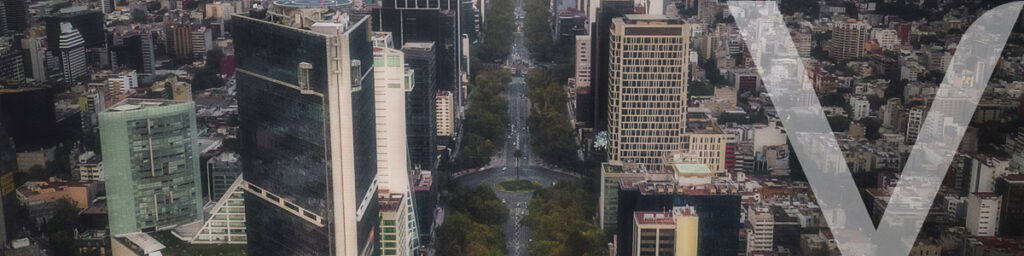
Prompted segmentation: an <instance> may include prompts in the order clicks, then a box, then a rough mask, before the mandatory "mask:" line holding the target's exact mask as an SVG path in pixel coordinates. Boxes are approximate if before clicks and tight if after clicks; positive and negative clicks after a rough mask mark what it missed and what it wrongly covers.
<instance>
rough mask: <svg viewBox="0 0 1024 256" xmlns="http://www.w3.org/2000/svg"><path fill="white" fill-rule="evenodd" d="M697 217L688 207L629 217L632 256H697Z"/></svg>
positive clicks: (698, 220) (694, 210) (641, 212)
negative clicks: (631, 224)
mask: <svg viewBox="0 0 1024 256" xmlns="http://www.w3.org/2000/svg"><path fill="white" fill-rule="evenodd" d="M699 226H700V217H698V216H697V210H696V209H694V208H693V207H692V206H681V207H673V208H672V211H669V212H647V211H638V212H634V213H633V230H636V233H634V234H633V237H632V241H633V252H632V254H631V255H633V256H642V255H664V256H697V247H698V246H699V245H698V244H697V237H698V235H699V232H698V227H699Z"/></svg>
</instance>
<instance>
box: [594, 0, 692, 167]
mask: <svg viewBox="0 0 1024 256" xmlns="http://www.w3.org/2000/svg"><path fill="white" fill-rule="evenodd" d="M612 23H613V24H612V28H613V29H612V31H611V45H610V57H611V58H610V60H611V63H610V67H609V70H610V73H609V92H608V93H609V95H608V99H609V103H608V108H609V109H608V140H609V143H608V160H610V161H622V162H626V163H641V164H646V165H650V166H649V167H650V168H652V169H660V168H661V167H660V166H658V165H660V164H662V162H661V161H662V159H663V157H664V156H666V155H668V154H670V153H672V152H675V151H679V150H680V149H681V147H682V144H683V136H682V135H683V134H682V133H683V130H684V128H685V127H686V113H687V109H686V107H687V106H686V99H687V98H686V85H687V74H688V64H689V61H688V60H687V59H688V58H689V53H690V50H689V45H690V43H689V38H690V27H689V25H688V24H686V23H684V22H683V21H682V20H681V19H680V18H679V17H678V16H666V15H626V16H625V17H623V18H616V19H614V20H613V21H612Z"/></svg>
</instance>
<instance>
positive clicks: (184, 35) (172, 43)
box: [167, 23, 192, 59]
mask: <svg viewBox="0 0 1024 256" xmlns="http://www.w3.org/2000/svg"><path fill="white" fill-rule="evenodd" d="M167 54H168V55H170V56H171V57H173V58H175V59H189V58H192V24H187V23H185V24H180V23H179V24H171V25H168V26H167Z"/></svg>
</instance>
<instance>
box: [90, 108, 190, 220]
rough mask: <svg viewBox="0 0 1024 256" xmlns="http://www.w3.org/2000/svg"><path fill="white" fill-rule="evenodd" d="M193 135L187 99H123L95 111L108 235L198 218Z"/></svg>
mask: <svg viewBox="0 0 1024 256" xmlns="http://www.w3.org/2000/svg"><path fill="white" fill-rule="evenodd" d="M196 136H197V135H196V116H195V103H193V102H187V101H171V100H162V99H126V100H124V101H121V102H120V103H117V104H116V105H114V106H112V107H110V108H108V109H107V110H106V111H103V112H102V113H100V140H101V145H102V150H103V167H104V172H105V175H106V178H107V185H106V187H107V204H108V211H109V214H110V232H111V234H113V235H115V236H117V235H121V234H126V233H132V232H139V231H142V232H147V231H154V230H164V229H169V228H173V227H175V226H177V225H180V224H185V223H189V222H192V221H196V220H201V219H202V217H203V213H202V210H203V207H202V192H201V191H202V190H200V187H201V184H200V182H201V176H199V150H198V146H197V137H196Z"/></svg>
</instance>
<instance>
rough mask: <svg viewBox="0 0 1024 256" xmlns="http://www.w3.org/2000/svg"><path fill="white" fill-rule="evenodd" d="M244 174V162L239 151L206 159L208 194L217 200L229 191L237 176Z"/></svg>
mask: <svg viewBox="0 0 1024 256" xmlns="http://www.w3.org/2000/svg"><path fill="white" fill-rule="evenodd" d="M241 174H242V162H241V161H240V159H239V158H238V154H237V153H233V152H224V153H221V154H220V155H217V156H214V157H211V158H210V160H207V161H206V180H207V185H206V188H205V189H206V190H207V192H206V194H207V195H208V196H209V197H210V200H217V199H218V198H221V197H222V196H223V195H224V194H226V193H227V192H228V190H229V189H230V187H231V186H232V184H233V183H234V182H235V178H238V176H239V175H241Z"/></svg>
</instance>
